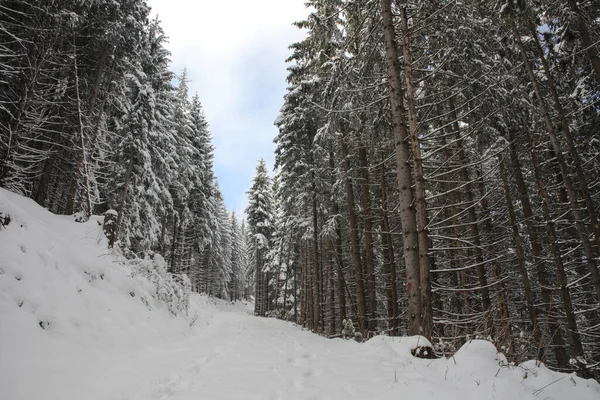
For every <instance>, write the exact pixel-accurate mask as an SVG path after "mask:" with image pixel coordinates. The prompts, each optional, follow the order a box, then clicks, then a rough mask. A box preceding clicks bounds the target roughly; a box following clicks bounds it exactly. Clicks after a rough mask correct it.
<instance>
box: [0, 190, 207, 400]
mask: <svg viewBox="0 0 600 400" xmlns="http://www.w3.org/2000/svg"><path fill="white" fill-rule="evenodd" d="M0 214H1V215H9V216H10V223H9V224H8V225H7V226H6V227H5V228H2V227H0V376H1V377H2V378H1V379H0V399H2V400H5V399H6V400H13V399H18V398H22V399H35V398H42V396H41V393H38V392H36V388H42V387H46V389H47V388H48V387H53V386H54V385H56V384H58V382H61V380H64V379H65V378H67V377H61V376H58V375H57V374H59V373H58V372H57V363H58V364H60V365H69V364H71V365H75V366H77V367H78V368H79V367H81V368H82V369H84V371H82V372H83V373H82V374H81V375H82V376H83V379H84V380H85V379H95V378H93V374H94V373H98V372H99V371H102V370H106V371H109V370H110V368H109V367H108V365H110V364H111V363H112V361H111V359H110V358H111V355H112V354H115V353H122V354H129V355H132V356H133V355H135V354H136V353H137V352H139V351H142V350H143V349H145V348H146V347H147V346H150V345H156V344H158V343H161V342H164V341H166V340H173V339H176V338H178V337H182V336H184V335H186V334H187V333H188V332H189V331H190V330H189V321H188V317H187V316H186V315H185V312H184V311H185V310H186V309H187V306H188V304H187V299H188V298H189V281H186V279H187V278H183V277H175V278H173V277H170V276H169V275H168V274H166V271H164V260H162V259H161V258H160V257H159V256H158V257H156V258H155V259H154V260H142V261H141V262H139V263H136V264H129V263H127V262H124V261H125V260H123V259H120V258H119V257H118V256H116V255H114V254H112V253H111V252H110V251H109V250H108V249H107V243H106V238H105V237H104V235H103V233H102V229H101V217H92V218H91V219H90V220H89V221H88V222H86V223H77V222H75V221H74V220H73V217H68V216H56V215H53V214H51V213H50V212H48V211H47V210H45V209H43V208H42V207H39V206H38V205H37V204H36V203H35V202H33V201H32V200H30V199H26V198H23V197H21V196H18V195H15V194H13V193H10V192H7V191H5V190H3V189H0ZM161 268H162V269H161ZM175 279H177V280H178V281H177V282H176V281H174V280H175ZM186 291H187V293H186ZM178 313H179V314H181V315H180V316H179V317H177V316H175V315H174V314H178ZM196 319H198V317H196ZM85 375H88V376H90V375H91V377H90V378H86V377H85ZM36 382H37V383H36ZM32 383H33V384H32ZM74 384H75V385H77V384H78V383H77V382H75V383H74ZM17 394H19V395H17Z"/></svg>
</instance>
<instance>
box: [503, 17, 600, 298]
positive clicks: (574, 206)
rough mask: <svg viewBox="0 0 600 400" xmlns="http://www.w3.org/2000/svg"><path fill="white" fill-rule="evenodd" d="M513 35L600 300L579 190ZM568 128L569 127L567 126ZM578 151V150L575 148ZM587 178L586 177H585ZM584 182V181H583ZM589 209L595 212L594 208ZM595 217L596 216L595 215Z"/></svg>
mask: <svg viewBox="0 0 600 400" xmlns="http://www.w3.org/2000/svg"><path fill="white" fill-rule="evenodd" d="M513 36H514V38H515V41H516V42H517V44H518V46H519V50H520V52H521V56H522V58H523V64H524V65H525V69H526V70H527V74H528V75H529V80H530V81H531V84H532V85H533V89H534V92H535V96H536V98H537V100H538V104H539V108H540V112H541V114H542V118H543V119H544V124H545V126H546V130H547V131H548V136H549V137H550V143H551V144H552V148H553V149H554V153H555V156H556V162H557V163H558V166H559V168H560V174H561V176H562V179H563V183H564V184H565V188H566V189H567V196H568V197H569V204H570V205H571V211H572V213H573V218H574V219H575V227H576V228H577V233H578V234H579V239H580V240H581V244H582V246H583V250H584V252H585V257H586V263H587V266H588V270H589V272H590V277H591V281H592V284H593V285H594V289H595V290H596V297H597V298H598V299H599V300H600V272H599V271H598V265H597V263H596V256H595V254H594V251H593V248H592V244H591V242H590V239H589V237H588V232H587V229H586V227H585V224H584V222H583V218H582V215H581V210H580V208H579V204H578V201H577V191H576V190H575V187H574V186H573V182H572V180H571V178H570V176H569V172H568V170H567V165H566V162H565V160H564V157H563V153H562V149H561V144H560V142H559V140H558V138H557V136H556V132H555V130H554V125H553V124H552V120H551V119H550V113H549V111H548V108H547V106H546V101H545V100H544V97H543V95H542V90H541V88H540V85H539V83H538V81H537V79H536V77H535V74H534V72H533V68H532V67H531V64H530V63H529V60H528V58H527V52H526V49H525V46H524V45H523V42H522V41H521V37H520V36H519V34H518V32H517V31H516V29H514V30H513ZM567 129H568V128H567ZM575 152H576V150H575ZM584 180H585V177H584ZM581 183H582V184H583V182H581ZM589 211H592V212H593V206H592V209H590V210H589ZM594 219H595V217H594Z"/></svg>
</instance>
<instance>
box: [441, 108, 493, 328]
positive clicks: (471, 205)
mask: <svg viewBox="0 0 600 400" xmlns="http://www.w3.org/2000/svg"><path fill="white" fill-rule="evenodd" d="M449 103H450V117H451V118H452V121H453V122H452V127H453V130H454V132H456V142H457V144H458V159H459V162H460V163H461V165H463V167H462V168H461V170H460V174H461V177H462V180H463V182H465V189H464V194H465V198H466V203H467V207H468V208H467V216H468V217H469V221H468V224H469V228H470V229H471V235H472V240H473V252H474V253H475V262H476V265H477V266H476V270H477V276H478V280H479V290H480V292H481V302H482V306H483V312H484V314H485V322H486V330H487V332H486V333H487V334H488V335H493V333H494V321H493V316H492V314H491V307H492V302H491V300H490V290H489V288H488V281H487V276H486V270H485V260H484V257H483V247H482V244H481V235H480V232H479V222H478V219H477V213H476V211H475V205H476V204H475V196H474V195H473V185H472V184H471V182H472V181H471V178H470V177H469V170H468V165H469V160H468V159H467V155H466V153H465V150H464V148H463V143H462V139H461V131H460V126H459V124H458V114H457V112H456V108H455V106H454V98H450V99H449Z"/></svg>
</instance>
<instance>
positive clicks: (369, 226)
mask: <svg viewBox="0 0 600 400" xmlns="http://www.w3.org/2000/svg"><path fill="white" fill-rule="evenodd" d="M286 1H287V0H286ZM306 5H307V7H308V10H309V12H308V13H307V15H308V17H307V18H306V19H305V20H301V21H297V22H296V23H295V25H296V26H297V28H298V29H300V30H302V31H303V32H304V33H305V37H304V39H303V40H301V41H298V42H296V43H290V52H289V54H291V55H290V56H289V59H288V60H287V61H288V69H287V92H286V94H285V97H284V98H283V99H282V101H281V110H280V112H279V115H273V116H272V118H273V120H274V124H275V126H276V128H277V131H278V134H277V136H276V137H274V138H273V141H274V144H275V154H274V165H268V164H269V163H268V162H266V161H265V160H262V159H261V160H260V161H258V162H257V166H256V172H255V176H254V179H253V180H252V182H250V183H249V187H250V189H249V190H248V192H247V198H248V203H247V207H246V209H245V210H238V211H237V213H236V212H232V211H231V210H229V209H228V208H227V206H226V205H225V201H224V196H223V194H222V191H221V189H220V187H219V183H218V180H217V177H216V174H215V172H214V150H215V149H214V148H213V144H212V135H211V130H210V129H211V128H210V127H209V125H208V122H207V117H206V116H205V114H204V109H203V106H202V103H201V100H202V93H199V94H193V93H190V90H189V85H188V83H189V78H188V75H187V72H186V70H183V71H176V72H174V71H172V70H171V65H170V62H171V60H170V57H171V56H170V53H169V51H168V50H167V48H166V43H167V41H168V38H167V36H166V34H165V32H164V31H163V29H162V28H161V25H160V21H159V19H158V18H154V17H151V12H150V7H149V6H148V4H147V2H146V1H145V0H119V1H114V0H90V1H79V0H2V1H0V187H2V188H4V189H7V190H9V191H11V192H14V193H18V194H21V195H23V196H26V197H29V198H31V199H33V200H34V201H35V202H37V203H38V204H39V205H41V206H43V207H45V208H47V209H48V210H49V211H51V212H52V213H55V214H60V215H74V216H75V218H76V220H77V221H79V222H85V221H87V220H88V219H89V218H90V217H91V216H93V215H104V218H105V219H104V231H105V233H106V236H107V237H108V245H109V247H111V248H113V250H114V251H118V252H120V253H122V254H123V255H124V257H126V258H127V259H130V260H137V261H136V262H138V261H139V262H142V261H143V260H153V259H155V258H157V257H162V258H164V261H165V263H166V265H167V268H168V272H169V273H170V274H172V275H173V276H174V277H176V278H177V279H181V280H182V281H185V280H186V279H187V278H189V283H188V284H189V285H190V287H191V290H192V291H195V292H201V293H207V294H209V295H211V296H214V297H218V298H220V299H226V300H231V301H237V300H242V299H245V300H252V301H254V314H255V315H257V316H264V317H273V318H278V319H283V320H287V321H291V322H293V323H296V324H298V325H300V326H302V327H305V328H306V329H308V330H311V331H312V332H314V333H316V334H319V335H322V336H325V337H328V338H338V337H348V336H351V337H354V338H355V339H356V340H357V341H364V340H367V339H370V338H372V337H374V336H377V335H388V336H408V335H422V336H424V337H426V338H427V339H429V340H430V341H431V343H432V344H433V346H432V349H431V351H433V353H434V354H428V355H427V356H430V357H432V356H434V355H435V356H450V355H452V354H454V353H455V352H456V351H457V350H458V349H459V348H460V347H461V346H462V345H463V344H464V343H465V342H467V341H468V340H469V339H474V338H478V339H485V340H489V341H490V342H492V343H493V344H494V345H495V346H496V348H497V349H498V350H499V351H501V352H502V353H504V354H505V355H506V357H507V358H508V360H511V361H514V362H516V363H518V362H521V361H525V360H539V361H543V362H544V363H545V364H546V365H548V366H549V367H551V368H553V369H555V370H559V371H565V372H576V373H577V374H579V375H580V376H583V377H595V378H597V377H598V376H600V272H599V265H598V264H599V262H600V223H599V219H600V3H599V2H598V1H596V0H493V1H491V0H479V1H475V0H306ZM206 40H216V39H215V38H207V39H206ZM270 157H271V159H272V155H271V156H270ZM265 158H267V159H269V157H268V156H267V155H265ZM0 211H1V210H0ZM1 216H2V215H1V214H0V217H1ZM6 223H7V224H8V222H6ZM0 258H2V256H1V255H0ZM185 276H187V278H185Z"/></svg>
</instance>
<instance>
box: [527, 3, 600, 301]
mask: <svg viewBox="0 0 600 400" xmlns="http://www.w3.org/2000/svg"><path fill="white" fill-rule="evenodd" d="M575 6H576V5H575ZM528 28H529V31H530V33H531V35H532V37H533V39H534V43H535V49H536V53H537V56H538V58H539V59H540V60H541V62H542V67H543V69H544V75H545V76H546V81H547V86H548V90H549V91H550V94H551V95H552V100H553V101H554V108H555V109H556V112H557V113H558V118H559V126H560V127H561V129H562V131H563V136H564V138H565V141H566V142H567V147H568V149H569V155H570V156H571V160H572V161H573V165H574V166H575V172H576V173H577V179H578V180H579V187H578V189H579V192H580V193H581V194H582V196H583V200H584V202H585V206H586V208H587V210H588V216H589V218H590V225H591V227H592V230H593V232H594V237H595V239H596V247H598V248H600V226H599V224H598V218H597V217H596V210H595V207H594V202H593V201H592V196H591V195H590V190H589V185H588V181H587V178H586V177H585V172H584V170H583V166H582V164H581V159H580V157H579V153H578V152H577V147H576V146H575V142H574V141H573V134H572V133H571V128H570V126H569V121H568V120H567V113H566V112H565V110H564V108H563V106H562V103H561V101H560V97H559V95H558V90H557V89H556V84H555V83H554V77H553V76H552V72H551V71H550V66H549V65H548V61H547V60H546V56H545V55H544V49H543V48H542V45H541V44H540V41H539V39H538V36H537V31H536V29H535V27H534V26H533V24H532V23H531V21H528ZM599 62H600V61H599ZM598 83H599V84H600V80H598ZM596 294H597V296H598V300H600V292H599V291H598V290H597V292H596Z"/></svg>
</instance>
